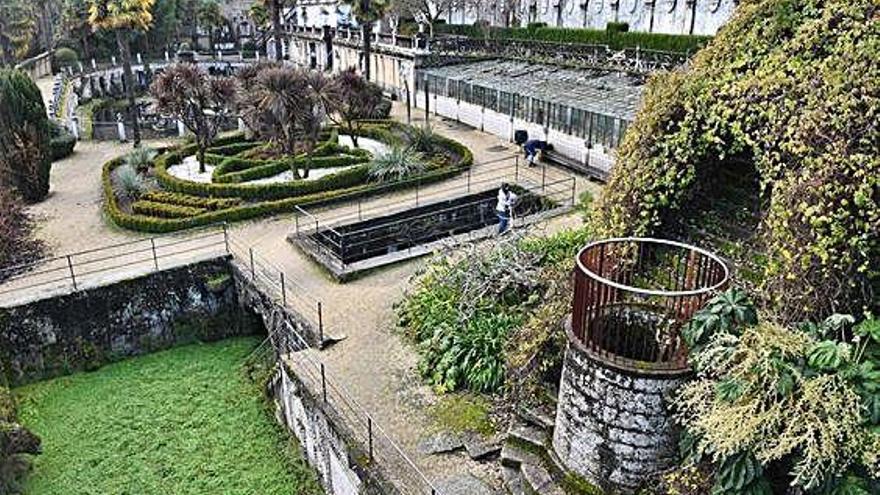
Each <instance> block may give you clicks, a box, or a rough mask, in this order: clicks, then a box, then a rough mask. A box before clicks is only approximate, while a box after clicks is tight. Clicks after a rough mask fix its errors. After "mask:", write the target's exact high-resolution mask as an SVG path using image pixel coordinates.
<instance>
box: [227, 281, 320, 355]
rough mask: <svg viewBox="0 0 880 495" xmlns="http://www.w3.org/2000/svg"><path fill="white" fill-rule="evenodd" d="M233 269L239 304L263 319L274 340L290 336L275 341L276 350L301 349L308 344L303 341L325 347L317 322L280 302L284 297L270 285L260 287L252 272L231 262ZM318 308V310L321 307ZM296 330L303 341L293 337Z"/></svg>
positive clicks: (314, 345) (313, 345)
mask: <svg viewBox="0 0 880 495" xmlns="http://www.w3.org/2000/svg"><path fill="white" fill-rule="evenodd" d="M231 270H232V274H233V279H234V281H235V292H236V294H237V295H238V305H239V307H240V308H241V309H242V310H243V311H244V312H248V313H252V314H255V315H256V316H257V317H258V318H260V320H262V322H263V326H264V327H265V328H266V332H267V333H268V334H269V335H271V336H272V338H273V339H275V340H277V339H280V338H284V339H286V341H285V342H273V345H274V347H275V348H276V349H283V350H284V351H285V352H291V351H295V350H301V349H303V347H304V346H303V342H302V340H304V341H305V343H306V344H308V345H309V346H310V347H316V348H321V347H322V346H323V344H324V342H323V338H324V335H323V332H322V331H321V329H320V328H319V327H318V326H317V325H318V323H317V322H315V323H313V322H312V321H309V320H308V319H306V318H305V317H303V315H302V314H301V313H299V312H298V311H296V310H294V309H292V308H290V307H287V306H284V305H283V304H282V303H281V301H280V299H281V296H280V295H277V294H270V293H269V292H267V290H266V284H260V285H259V286H258V285H257V284H256V283H255V281H254V279H253V277H252V275H251V273H249V272H243V271H241V269H239V268H238V266H236V265H234V264H232V265H231ZM314 310H315V313H317V308H315V309H314ZM294 333H295V334H297V335H299V336H300V337H301V339H302V340H300V339H296V338H294V337H292V334H294ZM281 336H286V337H281Z"/></svg>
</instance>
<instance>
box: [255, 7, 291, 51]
mask: <svg viewBox="0 0 880 495" xmlns="http://www.w3.org/2000/svg"><path fill="white" fill-rule="evenodd" d="M285 3H286V0H256V3H255V4H254V7H260V8H261V9H265V11H267V12H268V14H269V19H270V20H271V21H272V37H273V38H275V60H281V59H282V58H283V57H282V53H281V52H282V45H281V34H282V33H281V11H282V10H284V4H285ZM259 10H260V9H255V8H253V7H252V8H251V12H252V13H256V12H258V11H259Z"/></svg>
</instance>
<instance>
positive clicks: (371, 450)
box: [367, 416, 373, 462]
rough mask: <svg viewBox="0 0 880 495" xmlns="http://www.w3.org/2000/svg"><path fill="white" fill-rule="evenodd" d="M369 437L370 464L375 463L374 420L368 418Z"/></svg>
mask: <svg viewBox="0 0 880 495" xmlns="http://www.w3.org/2000/svg"><path fill="white" fill-rule="evenodd" d="M367 437H368V438H369V441H370V462H373V418H371V417H369V416H367Z"/></svg>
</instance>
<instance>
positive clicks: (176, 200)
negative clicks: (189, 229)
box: [141, 191, 241, 210]
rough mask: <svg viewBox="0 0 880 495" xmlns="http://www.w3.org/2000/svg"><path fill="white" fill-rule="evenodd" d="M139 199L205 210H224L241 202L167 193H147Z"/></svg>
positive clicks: (231, 199) (230, 199) (238, 200)
mask: <svg viewBox="0 0 880 495" xmlns="http://www.w3.org/2000/svg"><path fill="white" fill-rule="evenodd" d="M141 199H142V200H145V201H151V202H154V203H166V204H169V205H178V206H190V207H193V208H202V209H205V210H225V209H227V208H232V207H233V206H238V205H240V204H241V200H240V199H238V198H204V197H202V196H190V195H188V194H180V193H175V192H168V191H148V192H146V193H144V194H142V195H141Z"/></svg>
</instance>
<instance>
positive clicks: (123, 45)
mask: <svg viewBox="0 0 880 495" xmlns="http://www.w3.org/2000/svg"><path fill="white" fill-rule="evenodd" d="M116 46H117V48H119V55H120V56H121V57H122V77H123V82H124V83H125V96H126V98H128V113H129V115H131V131H132V132H131V134H132V142H133V143H134V147H135V148H137V147H138V146H140V145H141V125H140V116H139V115H138V108H137V101H136V100H135V97H134V84H135V83H134V76H133V75H132V72H131V52H130V51H129V49H128V32H127V31H125V30H123V29H117V30H116Z"/></svg>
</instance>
